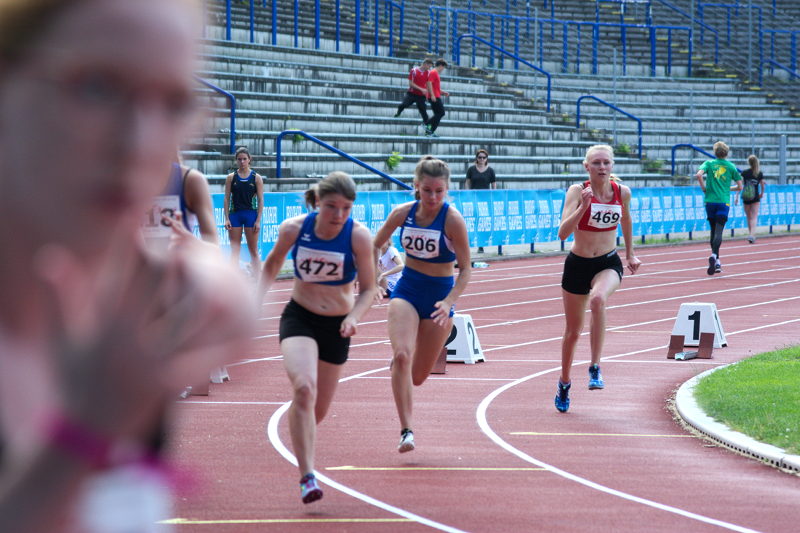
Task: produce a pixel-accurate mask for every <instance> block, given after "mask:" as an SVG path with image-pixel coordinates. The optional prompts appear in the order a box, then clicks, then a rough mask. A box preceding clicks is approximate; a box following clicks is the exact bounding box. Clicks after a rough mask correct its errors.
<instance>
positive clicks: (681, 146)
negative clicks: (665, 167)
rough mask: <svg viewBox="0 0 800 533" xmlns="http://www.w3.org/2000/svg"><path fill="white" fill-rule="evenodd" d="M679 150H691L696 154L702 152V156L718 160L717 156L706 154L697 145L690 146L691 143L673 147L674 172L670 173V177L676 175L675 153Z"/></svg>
mask: <svg viewBox="0 0 800 533" xmlns="http://www.w3.org/2000/svg"><path fill="white" fill-rule="evenodd" d="M678 148H691V149H692V150H694V151H695V152H700V153H701V154H703V155H706V156H708V157H710V158H711V159H716V158H717V156H715V155H714V154H712V153H710V152H706V151H705V150H703V149H702V148H700V147H699V146H695V145H693V144H689V143H682V144H676V145H674V146H673V147H672V170H671V171H670V175H672V176H674V175H675V152H676V151H677V150H678Z"/></svg>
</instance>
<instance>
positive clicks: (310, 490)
mask: <svg viewBox="0 0 800 533" xmlns="http://www.w3.org/2000/svg"><path fill="white" fill-rule="evenodd" d="M300 498H301V499H302V500H303V503H311V502H315V501H317V500H321V499H322V489H321V488H319V485H317V478H316V477H315V476H314V474H306V475H305V476H303V479H301V480H300Z"/></svg>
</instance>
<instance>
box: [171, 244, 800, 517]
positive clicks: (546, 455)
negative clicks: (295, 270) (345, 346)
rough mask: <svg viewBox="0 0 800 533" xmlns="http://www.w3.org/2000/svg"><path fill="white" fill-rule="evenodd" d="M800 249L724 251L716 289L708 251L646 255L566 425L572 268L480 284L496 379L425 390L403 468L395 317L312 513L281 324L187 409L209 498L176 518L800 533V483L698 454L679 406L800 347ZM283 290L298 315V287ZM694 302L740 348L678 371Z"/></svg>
mask: <svg viewBox="0 0 800 533" xmlns="http://www.w3.org/2000/svg"><path fill="white" fill-rule="evenodd" d="M799 245H800V238H798V237H797V236H787V237H776V238H762V239H759V241H758V242H757V243H756V244H754V245H750V244H748V243H747V242H746V241H739V240H736V241H726V242H724V244H723V247H722V253H723V255H722V263H723V270H724V271H723V273H722V274H718V275H715V276H708V275H706V272H705V270H706V268H707V264H708V263H707V256H708V246H707V244H706V243H700V242H697V243H691V244H687V245H681V246H667V247H658V248H642V249H639V250H638V252H639V257H640V258H641V259H642V261H643V262H644V265H643V266H642V268H641V269H640V272H639V274H636V275H635V276H626V277H625V279H624V281H623V285H622V287H621V288H620V289H619V290H618V291H617V292H616V293H615V294H614V296H612V298H611V300H610V302H609V312H608V334H607V335H606V342H605V354H604V358H603V362H602V367H603V373H604V377H605V380H606V388H605V390H602V391H589V390H587V388H586V386H585V381H584V380H586V379H587V378H586V368H587V359H588V350H589V342H588V336H585V337H584V338H582V339H581V341H580V343H579V345H578V352H577V354H576V361H575V366H576V369H575V371H574V372H573V383H574V386H573V388H572V406H571V407H570V411H569V412H568V413H566V414H560V413H558V412H556V410H555V408H554V406H553V396H554V394H555V385H556V380H557V379H558V371H559V365H560V341H561V338H560V335H561V332H562V330H563V316H562V309H561V293H560V285H559V283H560V276H561V270H562V263H563V256H554V257H538V258H530V259H523V260H518V261H507V262H502V263H494V264H492V266H491V267H490V268H488V269H486V270H478V271H475V272H474V276H473V281H472V282H471V283H470V286H469V287H468V289H467V292H466V293H465V294H464V295H463V296H462V297H461V299H460V300H459V302H458V310H459V312H462V313H468V314H470V315H471V316H472V318H473V320H474V322H475V325H476V326H477V330H478V336H479V338H480V342H481V344H482V346H483V349H484V352H485V355H486V358H487V361H486V362H484V363H478V364H475V365H464V364H448V366H447V374H446V375H443V376H432V377H431V378H430V379H429V380H428V381H427V382H426V383H425V384H424V385H423V386H422V387H419V388H416V389H415V424H416V427H415V428H414V431H415V436H416V441H417V449H416V450H415V451H414V452H411V453H409V454H403V455H401V454H398V453H397V451H396V446H397V442H398V440H399V429H400V428H399V422H398V420H397V415H396V412H395V408H394V402H393V400H392V395H391V387H390V381H389V372H388V362H389V359H390V355H391V351H390V348H389V344H388V342H387V340H386V322H385V320H386V306H385V305H381V306H377V307H374V308H373V309H372V310H371V311H370V312H369V313H368V315H367V316H366V317H365V320H364V323H362V324H361V325H360V326H359V334H358V336H357V337H356V338H354V341H353V345H352V348H351V352H350V360H349V361H348V363H347V364H346V365H345V372H344V375H345V378H344V379H343V380H342V383H341V384H340V385H339V389H338V391H337V395H336V398H335V399H334V404H333V406H332V408H331V411H330V413H329V415H328V418H327V419H326V420H325V421H324V422H323V423H322V424H321V425H320V426H319V430H318V445H317V446H318V449H317V454H316V464H317V470H318V472H319V476H320V479H321V481H322V486H323V489H324V490H325V497H324V499H323V500H321V501H319V502H317V503H314V504H311V505H303V504H302V503H301V502H300V498H299V489H298V478H299V476H298V473H297V470H296V468H295V467H294V466H293V464H292V463H291V462H290V461H291V459H292V456H291V452H290V450H289V449H287V448H290V444H289V436H288V429H287V423H286V419H285V416H283V415H284V412H285V410H286V407H287V403H286V402H287V401H288V400H289V398H290V396H289V384H288V380H287V378H286V377H285V374H284V371H283V367H282V363H281V360H280V354H279V350H278V341H277V338H276V330H277V321H276V319H274V318H270V319H266V320H264V321H263V328H262V333H261V336H260V338H258V339H257V340H256V342H255V344H254V348H253V353H251V354H246V355H247V356H248V358H249V359H248V360H245V361H243V362H241V363H239V364H236V365H233V366H230V367H229V368H228V369H229V372H230V375H231V379H232V381H231V382H229V383H226V384H224V385H212V388H211V396H210V397H208V399H203V398H198V397H193V398H192V399H190V400H188V401H183V402H180V405H179V408H178V411H179V414H180V415H181V416H179V417H178V420H177V421H176V424H177V434H176V438H175V440H174V442H173V448H174V450H173V451H174V456H175V459H176V461H177V462H178V463H179V464H181V465H188V466H189V467H190V468H191V469H193V471H194V472H195V473H196V476H197V481H196V483H195V485H194V489H193V490H192V491H190V492H187V493H186V494H184V495H183V496H182V497H181V499H180V501H179V502H178V505H177V508H176V511H175V513H176V514H175V516H176V520H175V521H174V522H175V523H177V524H180V525H178V526H177V527H176V530H177V531H180V532H195V531H197V532H201V531H213V532H236V533H240V532H251V531H270V532H272V531H276V532H277V531H280V532H295V531H297V532H300V531H321V532H334V531H335V532H342V531H348V532H359V533H361V532H363V533H367V532H369V533H372V532H402V533H406V532H409V533H411V532H418V531H437V530H441V531H470V532H504V531H531V532H538V531H551V530H555V531H562V532H571V531H581V532H587V533H593V532H639V531H647V532H670V533H672V532H676V531H689V532H705V531H725V530H729V531H763V532H776V533H777V532H786V533H789V532H796V531H798V530H800V525H799V524H800V503H798V502H800V477H798V476H794V475H790V474H786V473H782V472H780V471H778V470H776V469H773V468H771V467H768V466H765V465H762V464H760V463H759V462H757V461H754V460H752V459H748V458H745V457H741V456H739V455H736V454H735V453H732V452H730V451H728V450H726V449H724V448H720V447H717V446H716V445H713V444H710V443H708V442H707V441H704V440H702V439H699V438H696V437H694V436H693V435H691V434H690V433H687V432H686V431H685V430H684V429H683V428H682V427H681V425H680V424H679V423H677V422H676V421H675V420H673V417H672V414H671V411H670V410H669V409H668V403H669V401H670V398H671V397H672V395H673V393H674V391H675V389H676V388H677V387H678V386H679V385H680V384H681V383H683V382H684V381H686V380H687V379H689V378H691V377H692V376H694V375H696V374H699V373H700V372H702V371H704V370H706V369H708V368H711V367H713V366H716V365H723V364H727V363H730V362H733V361H737V360H739V359H742V358H744V357H747V356H749V355H752V354H755V353H759V352H762V351H766V350H770V349H774V348H780V347H783V346H786V345H789V344H796V343H798V337H799V335H798V331H800V329H798V325H800V305H798V303H800V254H798V246H799ZM276 288H277V290H278V291H280V292H277V293H276V296H278V299H279V300H282V301H283V302H285V299H286V297H287V296H288V293H289V288H290V282H282V283H279V284H278V285H277V287H276ZM687 301H702V302H713V303H715V304H716V306H717V308H718V310H719V316H720V319H721V322H722V325H723V328H724V331H725V334H726V336H727V340H728V344H729V345H728V347H726V348H722V349H717V350H715V351H714V359H712V360H705V361H698V360H696V359H695V360H691V361H674V360H667V359H666V357H665V355H666V348H667V344H668V341H669V335H670V333H671V330H672V326H673V324H674V321H675V316H676V313H677V310H678V308H679V306H680V304H681V302H687ZM282 305H283V304H282V302H277V303H273V304H269V305H267V306H266V307H265V311H266V315H268V316H270V317H276V316H277V315H278V314H279V312H280V310H281V309H282ZM587 318H588V317H587ZM586 322H587V324H586V327H587V331H588V322H589V321H588V320H587V321H586Z"/></svg>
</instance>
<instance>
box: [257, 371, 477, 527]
mask: <svg viewBox="0 0 800 533" xmlns="http://www.w3.org/2000/svg"><path fill="white" fill-rule="evenodd" d="M388 369H389V367H388V366H385V367H382V368H377V369H375V370H368V371H367V372H362V373H360V374H355V375H353V376H349V377H346V378H342V379H340V380H339V383H343V382H345V381H349V380H351V379H356V378H360V377H363V376H366V375H368V374H374V373H376V372H383V371H384V370H388ZM291 403H292V402H286V403H284V404H283V405H281V406H280V408H278V410H277V411H275V413H273V415H272V416H271V417H270V419H269V423H268V424H267V436H268V438H269V442H270V444H272V447H273V448H275V450H276V451H277V452H278V453H279V454H281V455H282V456H283V458H284V459H286V460H287V461H289V462H290V463H292V464H293V465H295V466H297V458H296V457H295V456H294V455H293V454H292V452H290V451H289V449H288V448H286V446H285V445H284V444H283V442H282V441H281V439H280V435H279V434H278V423H279V422H280V419H281V417H282V416H283V414H284V413H285V412H286V411H287V410H288V409H289V405H291ZM314 473H315V475H316V476H317V479H318V480H320V481H321V482H323V483H324V484H326V485H328V486H329V487H331V488H334V489H336V490H338V491H341V492H344V493H345V494H347V495H348V496H352V497H353V498H356V499H359V500H361V501H363V502H365V503H368V504H370V505H374V506H375V507H377V508H379V509H383V510H384V511H388V512H390V513H393V514H396V515H398V516H402V517H403V518H408V519H409V520H413V521H414V522H418V523H420V524H422V525H425V526H428V527H431V528H433V529H438V530H439V531H447V532H448V533H466V532H465V531H462V530H460V529H457V528H454V527H451V526H448V525H446V524H441V523H439V522H435V521H433V520H431V519H429V518H425V517H424V516H419V515H417V514H414V513H412V512H410V511H406V510H405V509H400V508H399V507H395V506H394V505H390V504H388V503H386V502H382V501H380V500H378V499H375V498H373V497H372V496H367V495H366V494H363V493H361V492H358V491H356V490H354V489H351V488H350V487H347V486H345V485H342V484H341V483H339V482H337V481H334V480H333V479H331V478H329V477H328V476H326V475H324V474H320V473H319V472H317V471H315V472H314Z"/></svg>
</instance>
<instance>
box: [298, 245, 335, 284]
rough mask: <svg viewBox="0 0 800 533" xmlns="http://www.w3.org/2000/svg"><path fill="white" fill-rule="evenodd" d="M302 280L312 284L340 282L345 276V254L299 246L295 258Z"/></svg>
mask: <svg viewBox="0 0 800 533" xmlns="http://www.w3.org/2000/svg"><path fill="white" fill-rule="evenodd" d="M295 262H296V264H297V271H298V272H299V273H300V279H302V280H303V281H307V282H310V283H319V282H321V281H339V280H341V279H342V278H343V276H344V254H343V253H342V252H330V251H325V250H314V249H312V248H306V247H304V246H298V248H297V257H296V258H295Z"/></svg>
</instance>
